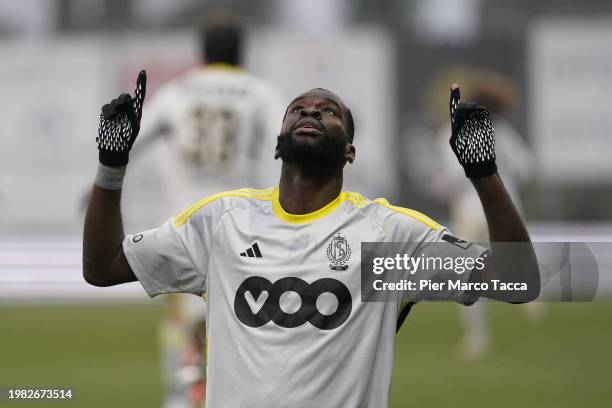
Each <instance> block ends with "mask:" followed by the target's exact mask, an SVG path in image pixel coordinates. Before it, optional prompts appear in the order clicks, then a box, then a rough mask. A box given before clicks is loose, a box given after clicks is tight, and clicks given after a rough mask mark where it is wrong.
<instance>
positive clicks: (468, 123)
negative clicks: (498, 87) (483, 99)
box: [449, 88, 497, 178]
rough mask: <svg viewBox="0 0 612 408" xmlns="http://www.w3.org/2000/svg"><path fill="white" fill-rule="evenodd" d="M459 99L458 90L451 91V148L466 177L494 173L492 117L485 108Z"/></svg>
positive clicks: (484, 175)
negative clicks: (460, 101) (461, 101)
mask: <svg viewBox="0 0 612 408" xmlns="http://www.w3.org/2000/svg"><path fill="white" fill-rule="evenodd" d="M460 97H461V95H460V93H459V88H455V89H451V94H450V116H451V128H452V134H451V137H450V140H449V143H450V145H451V148H452V149H453V152H455V156H457V159H458V160H459V164H461V165H462V166H463V169H464V170H465V175H466V176H468V177H470V178H472V177H486V176H490V175H491V174H495V173H496V172H497V165H496V164H495V137H494V134H495V129H493V122H492V121H491V114H490V113H489V111H488V110H487V108H485V107H484V106H480V105H477V104H475V103H459V99H460Z"/></svg>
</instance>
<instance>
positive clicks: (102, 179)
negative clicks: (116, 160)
mask: <svg viewBox="0 0 612 408" xmlns="http://www.w3.org/2000/svg"><path fill="white" fill-rule="evenodd" d="M126 169H127V167H126V166H117V167H114V166H107V165H105V164H102V163H98V171H97V173H96V179H95V180H94V184H95V185H96V186H98V187H100V188H103V189H105V190H121V187H123V179H124V178H125V172H126Z"/></svg>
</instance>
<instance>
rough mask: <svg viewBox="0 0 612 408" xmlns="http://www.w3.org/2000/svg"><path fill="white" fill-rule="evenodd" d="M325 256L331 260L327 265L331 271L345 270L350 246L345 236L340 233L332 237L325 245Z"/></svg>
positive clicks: (349, 254) (349, 255) (349, 257)
mask: <svg viewBox="0 0 612 408" xmlns="http://www.w3.org/2000/svg"><path fill="white" fill-rule="evenodd" d="M327 258H328V259H329V262H331V264H330V265H329V267H330V268H331V270H332V271H345V270H347V269H348V266H347V265H346V264H347V262H348V261H349V259H351V247H350V246H349V244H348V242H347V241H346V238H344V237H343V236H342V235H340V233H338V234H337V235H336V236H335V237H333V238H332V240H331V242H330V243H329V245H328V246H327Z"/></svg>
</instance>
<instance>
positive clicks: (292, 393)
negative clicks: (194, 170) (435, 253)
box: [123, 189, 482, 408]
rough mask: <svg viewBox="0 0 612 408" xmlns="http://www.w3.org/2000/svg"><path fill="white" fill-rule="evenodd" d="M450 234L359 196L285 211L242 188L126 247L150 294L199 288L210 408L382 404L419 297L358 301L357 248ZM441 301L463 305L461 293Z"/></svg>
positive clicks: (273, 197) (273, 199) (273, 198)
mask: <svg viewBox="0 0 612 408" xmlns="http://www.w3.org/2000/svg"><path fill="white" fill-rule="evenodd" d="M446 233H447V231H446V229H445V228H444V227H442V226H440V225H439V224H437V223H436V222H434V221H432V220H431V219H430V218H428V217H426V216H424V215H423V214H421V213H418V212H416V211H414V210H409V209H405V208H401V207H395V206H392V205H390V204H389V203H388V202H387V201H386V200H384V199H377V200H374V201H370V200H368V199H366V198H364V197H363V196H362V195H361V194H359V193H351V192H343V193H341V195H339V196H338V197H337V198H336V199H335V200H334V201H332V202H331V203H329V204H328V205H326V206H325V207H323V208H322V209H320V210H318V211H316V212H314V213H311V214H307V215H292V214H289V213H287V212H285V211H284V209H283V208H282V206H281V205H280V203H279V200H278V189H269V190H251V189H242V190H235V191H229V192H224V193H219V194H217V195H214V196H211V197H208V198H206V199H204V200H202V201H200V202H198V203H197V204H195V205H194V206H192V207H191V208H189V209H187V210H186V211H184V212H183V213H182V214H180V215H178V216H176V217H174V218H173V219H170V220H168V221H167V222H166V223H164V224H163V225H162V226H161V227H159V228H157V229H153V230H150V231H146V232H143V233H140V234H136V235H130V236H127V237H126V238H125V240H124V242H123V249H124V252H125V255H126V257H127V260H128V262H129V264H130V266H131V267H132V269H133V271H134V273H135V275H136V276H137V278H138V279H139V281H140V282H141V284H142V285H143V287H144V288H145V290H146V291H147V293H148V294H149V295H150V296H156V295H159V294H163V293H168V292H188V293H192V294H194V295H198V296H200V295H202V294H203V293H204V292H206V294H207V297H208V308H207V312H206V313H207V316H206V320H207V346H208V347H207V373H208V374H207V387H206V399H207V406H208V407H212V408H232V407H240V408H243V407H257V408H259V407H260V408H270V407H275V408H278V407H291V408H300V407H321V408H324V407H330V408H331V407H334V408H338V407H374V408H380V407H386V406H387V401H388V394H389V388H390V385H391V372H392V369H393V354H394V345H395V333H396V323H397V319H398V313H399V310H400V306H401V304H402V302H405V301H408V300H415V298H414V297H413V296H414V293H412V292H410V293H409V292H398V294H397V298H393V300H392V301H389V302H378V303H370V302H362V301H361V297H360V295H361V280H360V259H361V243H362V242H401V243H406V245H407V246H408V245H413V246H414V243H417V245H420V244H421V243H425V242H438V241H440V240H441V239H442V236H444V235H445V234H446ZM470 248H472V249H470V251H472V250H474V251H481V250H482V248H477V247H476V246H475V245H472V246H471V247H470ZM462 250H463V249H462ZM466 250H467V249H466ZM413 251H416V249H413ZM411 253H414V252H411ZM463 255H465V253H463ZM453 256H456V254H454V255H453ZM340 264H341V265H340ZM338 266H341V267H338ZM469 275H470V274H469V273H464V274H463V275H462V276H461V278H460V279H461V280H462V281H463V282H467V281H468V279H469ZM448 298H450V299H452V300H456V301H459V302H460V301H462V299H463V292H462V291H460V290H457V291H454V292H452V293H449V294H448Z"/></svg>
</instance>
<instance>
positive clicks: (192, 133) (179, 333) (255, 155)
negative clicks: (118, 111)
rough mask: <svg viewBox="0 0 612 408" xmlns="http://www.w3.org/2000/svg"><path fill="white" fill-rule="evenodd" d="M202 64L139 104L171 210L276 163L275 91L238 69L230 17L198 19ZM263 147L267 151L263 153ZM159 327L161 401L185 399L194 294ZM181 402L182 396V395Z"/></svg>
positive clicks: (272, 169)
mask: <svg viewBox="0 0 612 408" xmlns="http://www.w3.org/2000/svg"><path fill="white" fill-rule="evenodd" d="M200 35H201V41H200V43H201V59H202V64H201V66H199V67H197V68H195V69H193V70H191V71H189V72H187V73H186V74H184V75H182V76H180V77H179V78H177V79H175V80H173V81H170V82H169V83H167V84H165V85H164V86H163V87H162V88H161V89H160V90H159V91H158V92H156V94H155V95H154V97H153V98H152V99H150V100H149V101H148V102H147V104H146V106H145V108H144V113H145V115H144V117H143V120H142V123H141V129H140V135H139V137H138V141H137V143H136V145H135V146H134V147H135V150H136V151H135V152H134V153H136V154H138V153H142V152H143V151H144V150H145V149H149V148H150V147H151V146H153V145H159V147H161V148H160V149H157V150H156V153H157V154H158V156H159V157H157V160H156V163H157V164H158V167H159V172H158V174H159V176H160V181H161V183H160V186H161V190H162V191H163V192H164V195H165V198H166V204H167V206H168V207H169V208H170V211H171V212H172V213H178V212H179V210H182V209H184V208H185V207H186V206H187V205H188V204H190V203H193V202H194V201H196V200H197V199H199V198H202V197H203V196H206V195H210V194H213V193H216V192H218V191H220V190H227V189H232V188H238V187H242V186H245V185H249V186H259V187H268V186H270V185H271V184H272V183H273V182H274V177H275V174H276V173H277V171H278V170H277V168H276V166H275V163H274V162H273V161H272V160H263V158H264V157H269V152H270V151H271V150H272V149H273V148H274V145H275V143H276V140H275V137H274V135H275V133H277V132H278V130H277V129H278V126H279V123H278V117H279V115H281V114H282V112H283V108H284V107H283V106H282V104H281V98H280V96H279V92H278V91H277V90H276V89H275V88H274V87H272V86H271V85H270V84H268V83H267V82H265V81H263V80H262V79H260V78H258V77H256V76H254V75H251V74H249V73H248V72H246V71H245V70H243V69H242V68H241V63H242V55H243V51H242V48H243V37H244V33H243V30H242V28H241V27H240V26H239V25H238V24H237V23H236V22H234V21H233V20H232V19H230V18H229V17H222V16H217V17H214V18H210V19H207V20H205V21H204V22H203V24H202V26H201V30H200ZM266 152H267V155H266ZM166 300H167V302H166V309H168V310H167V311H166V313H164V316H163V318H162V321H161V323H160V330H159V343H160V357H161V362H162V364H161V367H162V371H163V375H162V378H163V380H164V383H165V390H166V404H165V406H167V407H174V406H180V405H184V403H185V402H184V401H185V400H186V394H185V392H184V387H182V386H181V384H180V381H178V377H180V376H179V375H178V374H177V373H178V371H179V370H180V366H181V362H182V360H183V359H184V355H185V353H187V351H188V348H189V344H190V341H191V334H190V333H189V328H190V327H193V324H192V323H193V322H194V321H196V322H197V321H198V318H197V317H198V315H204V313H205V304H204V302H203V300H202V299H201V298H198V297H195V296H191V295H183V294H172V295H169V296H168V298H167V299H166ZM181 401H183V402H181Z"/></svg>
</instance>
